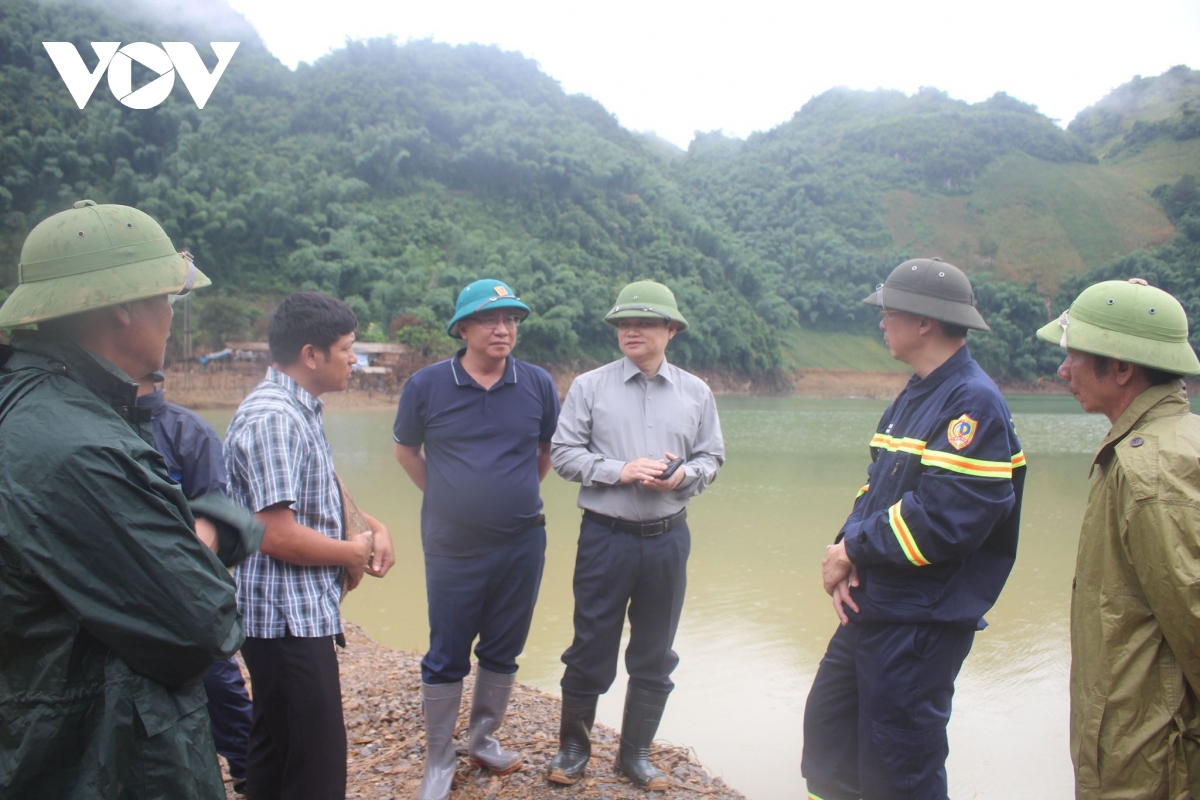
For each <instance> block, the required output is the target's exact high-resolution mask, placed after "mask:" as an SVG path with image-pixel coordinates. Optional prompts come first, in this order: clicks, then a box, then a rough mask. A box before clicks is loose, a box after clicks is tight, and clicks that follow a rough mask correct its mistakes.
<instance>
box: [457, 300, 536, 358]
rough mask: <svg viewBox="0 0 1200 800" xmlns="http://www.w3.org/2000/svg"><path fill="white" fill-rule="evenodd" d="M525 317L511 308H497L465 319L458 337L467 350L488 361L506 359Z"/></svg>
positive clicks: (515, 341)
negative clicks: (460, 337)
mask: <svg viewBox="0 0 1200 800" xmlns="http://www.w3.org/2000/svg"><path fill="white" fill-rule="evenodd" d="M524 316H525V315H524V314H523V313H521V312H520V311H518V310H517V309H513V308H497V309H493V310H491V311H484V312H481V313H480V314H477V315H474V316H470V317H467V318H466V319H465V320H463V322H462V323H461V324H460V325H459V329H458V332H459V335H460V336H462V337H463V341H464V342H465V343H466V345H467V350H468V352H470V353H473V354H474V355H476V356H482V357H484V358H489V359H499V358H506V357H507V356H508V354H509V353H511V352H512V349H513V347H514V346H516V344H517V327H518V326H519V325H520V324H521V319H522V318H523V317H524Z"/></svg>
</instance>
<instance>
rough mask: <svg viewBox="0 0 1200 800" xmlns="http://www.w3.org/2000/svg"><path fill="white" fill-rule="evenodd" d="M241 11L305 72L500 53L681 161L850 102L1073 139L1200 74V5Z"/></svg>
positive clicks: (260, 0) (919, 0)
mask: <svg viewBox="0 0 1200 800" xmlns="http://www.w3.org/2000/svg"><path fill="white" fill-rule="evenodd" d="M229 3H230V5H232V6H233V7H234V8H235V9H236V10H237V11H239V12H241V13H242V14H243V15H244V16H245V17H246V19H247V20H249V21H250V23H251V24H252V25H254V27H255V28H257V29H258V32H259V34H260V35H261V36H262V38H263V41H264V42H265V43H266V45H267V47H268V48H269V49H270V50H271V52H272V53H274V54H275V56H276V57H278V58H279V59H280V60H281V61H282V62H283V63H285V64H287V65H288V66H289V67H293V68H294V67H295V66H296V65H297V64H298V63H299V62H301V61H309V62H311V61H314V60H316V59H317V58H320V57H321V56H322V55H324V54H325V53H327V52H329V51H330V50H332V49H337V48H339V47H341V46H343V45H344V44H345V42H346V40H347V39H362V38H370V37H375V36H387V35H394V36H395V37H396V39H397V41H399V42H401V43H403V42H405V41H408V40H412V39H433V40H434V41H438V42H447V43H450V44H465V43H468V42H478V43H481V44H495V45H499V46H500V47H501V48H503V49H505V50H516V51H519V52H521V53H523V54H524V55H526V56H527V57H529V58H532V59H534V60H535V61H537V62H538V63H539V64H540V65H541V68H542V70H543V71H544V72H545V73H547V74H548V75H550V76H551V77H553V78H555V79H556V80H558V81H559V83H560V84H561V85H562V87H563V89H564V90H566V91H567V92H571V93H576V92H579V93H582V94H586V95H590V96H591V97H593V98H595V99H596V100H598V101H599V102H600V103H602V104H603V105H604V106H605V107H606V108H607V109H608V110H609V111H611V112H613V113H614V114H616V115H617V118H618V119H619V120H620V122H621V124H622V125H624V126H625V127H626V128H630V129H632V130H639V131H653V132H655V133H657V134H658V135H659V136H662V137H663V138H664V139H667V140H669V141H671V142H674V143H675V144H677V145H679V146H680V147H686V146H687V145H688V143H689V142H690V141H691V139H692V135H693V133H694V132H695V131H698V130H699V131H711V130H718V129H720V130H724V131H725V133H726V134H728V135H732V136H739V137H744V136H746V135H748V134H750V133H752V132H754V131H761V130H768V129H770V128H773V127H775V126H776V125H778V124H780V123H782V122H785V121H786V120H788V119H790V118H791V116H792V114H793V113H794V112H795V111H797V110H799V108H800V107H801V106H802V105H804V103H805V102H807V101H808V100H809V98H811V97H813V96H814V95H818V94H820V93H821V92H824V91H825V90H826V89H829V88H832V87H834V86H849V87H851V88H855V89H875V88H880V87H882V88H888V89H899V90H901V91H903V92H905V93H909V94H911V93H913V92H915V91H916V90H917V89H918V88H919V87H922V86H934V87H937V88H938V89H942V90H944V91H946V92H949V94H950V96H951V97H954V98H957V99H961V100H966V101H968V102H978V101H980V100H985V99H987V98H988V97H990V96H991V95H993V94H995V93H996V92H998V91H1003V92H1007V93H1008V94H1010V95H1012V96H1013V97H1016V98H1018V99H1019V100H1023V101H1025V102H1027V103H1032V104H1034V105H1036V106H1037V107H1038V108H1039V109H1040V110H1041V111H1042V113H1044V114H1046V115H1047V116H1049V117H1051V118H1053V119H1056V120H1060V121H1061V124H1063V125H1066V124H1067V123H1068V122H1070V121H1071V119H1072V118H1074V116H1075V114H1076V113H1078V112H1079V111H1081V110H1082V109H1084V108H1086V107H1087V106H1089V105H1091V104H1093V103H1095V102H1096V101H1097V100H1099V99H1100V98H1101V97H1103V96H1104V95H1105V94H1106V93H1108V92H1109V91H1110V90H1112V89H1114V88H1116V87H1117V86H1120V85H1121V84H1122V83H1125V82H1127V81H1129V80H1130V79H1131V78H1132V77H1133V76H1134V75H1142V76H1144V77H1149V76H1152V75H1159V74H1161V73H1163V72H1165V71H1166V70H1167V69H1169V68H1171V67H1172V66H1174V65H1176V64H1187V65H1188V66H1189V67H1192V68H1193V69H1196V68H1200V58H1197V55H1198V54H1200V0H1139V2H1136V3H1135V2H1131V0H1121V1H1120V2H1115V1H1114V0H1091V1H1090V2H1078V1H1076V0H1003V2H994V1H993V0H956V1H955V2H949V1H941V0H859V1H857V2H856V1H855V0H840V2H839V1H837V0H825V2H819V3H816V2H810V1H809V0H791V2H773V1H772V0H737V1H736V2H730V1H729V0H725V1H724V2H719V3H718V2H709V3H707V4H706V3H703V2H700V0H689V1H688V2H678V1H677V0H589V1H588V2H580V1H579V0H421V2H413V0H289V2H279V0H229Z"/></svg>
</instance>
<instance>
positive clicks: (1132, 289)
mask: <svg viewBox="0 0 1200 800" xmlns="http://www.w3.org/2000/svg"><path fill="white" fill-rule="evenodd" d="M1037 337H1038V338H1039V339H1041V340H1042V341H1043V342H1049V343H1050V344H1056V345H1058V346H1059V347H1066V348H1069V349H1071V350H1078V351H1080V352H1082V353H1091V354H1092V355H1097V356H1107V357H1108V358H1115V359H1117V360H1118V361H1127V362H1129V363H1130V364H1140V365H1141V366H1143V367H1150V368H1151V369H1159V370H1162V371H1163V372H1170V373H1173V374H1175V375H1200V361H1198V360H1197V359H1196V351H1194V350H1193V349H1192V346H1191V345H1190V344H1188V319H1187V312H1185V311H1184V310H1183V306H1181V305H1180V304H1179V301H1178V300H1176V299H1175V298H1174V297H1172V296H1171V295H1169V294H1167V293H1166V292H1164V291H1163V290H1162V289H1157V288H1155V287H1153V286H1150V285H1148V284H1147V283H1146V282H1145V281H1144V280H1142V279H1141V278H1133V279H1131V280H1128V281H1104V282H1102V283H1097V284H1094V285H1092V286H1089V287H1088V288H1086V289H1084V290H1083V291H1082V292H1080V293H1079V297H1076V298H1075V302H1074V303H1071V308H1070V309H1069V310H1068V311H1064V312H1063V313H1062V316H1060V317H1059V318H1058V319H1056V320H1055V321H1054V322H1050V323H1047V324H1046V325H1043V326H1042V327H1041V328H1039V329H1038V332H1037Z"/></svg>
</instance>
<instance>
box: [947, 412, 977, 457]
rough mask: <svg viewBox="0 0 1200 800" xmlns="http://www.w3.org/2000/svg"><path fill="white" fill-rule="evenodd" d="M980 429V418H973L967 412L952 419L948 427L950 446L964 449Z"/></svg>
mask: <svg viewBox="0 0 1200 800" xmlns="http://www.w3.org/2000/svg"><path fill="white" fill-rule="evenodd" d="M978 429H979V420H975V419H971V417H970V416H968V415H967V414H963V415H962V416H961V417H959V418H958V419H955V420H951V421H950V425H949V426H948V427H947V428H946V438H947V439H948V440H949V441H950V446H951V447H953V448H954V449H955V450H962V449H963V448H964V447H966V446H967V445H969V444H970V443H971V441H972V440H974V438H975V431H977V430H978Z"/></svg>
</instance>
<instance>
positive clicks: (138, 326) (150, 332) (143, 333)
mask: <svg viewBox="0 0 1200 800" xmlns="http://www.w3.org/2000/svg"><path fill="white" fill-rule="evenodd" d="M126 307H127V308H128V309H129V325H128V327H127V328H126V329H125V332H124V340H123V342H122V349H123V350H124V352H125V353H127V354H128V356H129V359H130V364H131V366H133V367H134V368H135V369H136V370H139V371H138V372H137V374H138V375H145V374H147V373H150V372H154V371H155V370H160V369H162V367H163V359H164V357H165V355H166V351H167V338H168V337H169V336H170V335H171V320H172V318H174V316H175V312H174V311H173V310H172V308H171V301H170V298H169V297H168V296H167V295H165V294H164V295H159V296H158V297H148V298H146V299H144V300H134V301H132V302H130V303H128V304H127V305H126Z"/></svg>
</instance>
